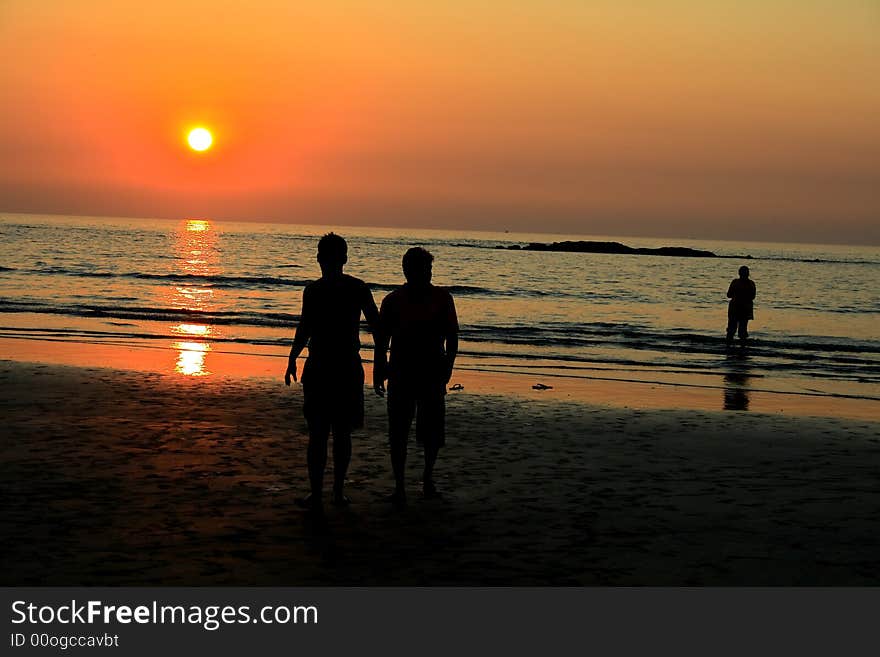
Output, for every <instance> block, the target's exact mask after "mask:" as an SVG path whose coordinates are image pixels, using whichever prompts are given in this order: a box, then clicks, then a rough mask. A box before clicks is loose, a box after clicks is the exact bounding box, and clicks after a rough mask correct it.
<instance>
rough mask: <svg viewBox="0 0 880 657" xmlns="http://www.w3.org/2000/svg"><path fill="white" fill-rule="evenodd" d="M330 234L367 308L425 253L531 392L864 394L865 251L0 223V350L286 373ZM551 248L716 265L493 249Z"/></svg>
mask: <svg viewBox="0 0 880 657" xmlns="http://www.w3.org/2000/svg"><path fill="white" fill-rule="evenodd" d="M329 231H334V232H336V233H338V234H340V235H342V236H344V237H345V238H346V240H347V241H348V245H349V262H348V264H347V266H346V272H347V273H349V274H351V275H353V276H357V277H359V278H362V279H363V280H364V281H366V282H367V283H368V284H369V286H370V288H371V289H372V292H373V296H374V297H375V299H376V302H377V303H381V300H382V298H383V297H384V296H385V295H386V294H387V293H388V292H390V291H391V290H393V289H395V287H397V286H398V285H400V284H402V282H403V275H402V271H401V257H402V255H403V253H404V252H405V250H406V249H407V248H409V247H411V246H416V245H418V246H423V247H425V248H426V249H428V250H429V251H430V252H431V253H432V254H434V256H435V261H434V283H435V284H436V285H440V286H443V287H445V288H447V289H448V290H449V291H450V292H451V293H452V295H453V297H454V299H455V304H456V308H457V311H458V315H459V322H460V324H461V334H460V339H461V344H460V357H459V361H458V367H459V368H461V369H469V370H475V371H485V372H503V373H506V374H509V375H517V376H522V377H523V381H524V383H529V384H531V383H535V384H538V383H543V384H546V385H553V384H554V382H555V383H556V385H559V384H561V383H562V384H564V382H565V381H567V380H574V379H592V380H599V381H603V380H620V381H645V382H652V383H654V384H656V385H670V386H678V385H684V386H695V387H719V388H723V387H725V386H727V387H730V386H731V385H734V386H749V387H751V388H752V389H757V390H766V391H773V392H779V393H783V394H796V395H807V396H816V397H823V396H830V397H852V398H857V399H864V400H866V401H880V331H878V319H880V247H877V246H841V245H820V244H795V243H792V244H783V243H759V242H729V241H718V240H691V239H669V238H662V239H661V238H633V237H614V236H595V235H593V236H591V235H552V234H524V233H513V232H510V233H508V232H479V231H461V230H455V231H452V230H421V229H400V228H367V227H351V226H309V225H297V224H281V223H256V222H240V223H233V222H226V221H215V220H212V219H210V218H191V219H181V220H166V219H128V218H110V217H74V216H57V215H32V214H28V215H25V214H10V213H4V214H0V338H6V339H3V340H2V345H3V349H4V351H5V352H6V353H0V357H2V358H11V359H15V358H17V354H16V353H15V352H16V351H17V350H19V347H18V346H16V345H25V344H28V345H31V346H32V345H33V344H34V343H35V342H36V343H40V342H42V343H46V344H48V343H50V342H51V343H59V342H62V343H68V344H71V345H79V346H80V347H82V348H85V347H87V346H88V345H89V344H95V345H97V344H100V345H119V346H123V347H128V348H132V347H138V348H143V349H149V350H152V351H151V352H150V353H155V354H156V356H155V358H157V359H160V358H165V356H161V357H160V354H163V353H168V354H172V355H173V354H176V356H175V357H173V358H171V357H169V358H166V360H167V362H169V363H174V366H173V367H172V368H171V369H173V371H174V372H176V374H178V375H180V376H192V377H200V376H201V377H204V376H211V375H212V374H214V373H215V372H214V370H213V369H212V359H213V358H214V355H215V354H222V353H228V354H245V355H246V354H259V355H261V356H264V357H265V356H273V357H277V358H278V359H279V371H283V365H284V359H285V358H286V355H287V352H288V350H289V346H290V342H291V339H292V337H293V334H294V329H295V326H296V322H297V320H298V314H299V312H300V305H301V300H302V291H303V288H304V286H305V285H306V284H307V283H309V282H310V281H312V280H314V279H315V278H317V277H318V276H319V275H320V271H319V268H318V264H317V262H316V259H315V256H316V245H317V240H318V238H319V237H320V236H321V235H323V234H324V233H326V232H329ZM561 240H598V241H618V242H621V243H624V244H626V245H629V246H633V247H661V246H684V247H690V248H694V249H701V250H708V251H712V252H714V253H716V254H717V255H719V256H725V257H719V258H694V257H672V256H656V255H620V254H593V253H560V252H543V251H530V250H510V249H507V248H506V247H508V246H511V245H516V244H518V245H525V244H529V243H531V242H544V243H546V242H553V241H561ZM743 264H746V265H748V266H749V268H750V269H751V276H752V279H753V280H754V281H755V283H756V285H757V298H756V300H755V319H754V320H753V321H752V322H751V324H750V334H751V337H750V342H749V344H748V345H747V346H746V347H744V348H742V347H739V346H734V347H732V348H730V347H727V346H726V345H725V340H724V332H725V326H726V322H727V299H726V291H727V287H728V285H729V283H730V281H731V280H732V279H733V278H735V277H736V275H737V269H738V268H739V266H740V265H743ZM364 329H365V330H364V332H363V333H362V342H363V357H364V360H365V361H369V360H370V359H371V350H372V343H371V340H370V337H369V334H368V332H367V331H366V327H364ZM163 362H165V361H163ZM878 418H880V406H878Z"/></svg>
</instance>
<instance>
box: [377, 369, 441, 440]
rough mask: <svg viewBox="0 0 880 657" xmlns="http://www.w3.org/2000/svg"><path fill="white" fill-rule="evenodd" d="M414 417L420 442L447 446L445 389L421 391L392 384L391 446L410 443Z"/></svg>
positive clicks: (389, 390) (390, 402)
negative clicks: (408, 441) (410, 431)
mask: <svg viewBox="0 0 880 657" xmlns="http://www.w3.org/2000/svg"><path fill="white" fill-rule="evenodd" d="M414 418H415V421H416V441H417V442H420V443H422V444H424V445H428V446H430V445H434V446H436V447H443V446H444V445H445V444H446V395H445V390H444V389H443V388H438V389H437V390H434V389H431V390H421V391H420V390H417V389H414V388H413V387H412V386H406V385H403V384H397V385H395V384H393V383H389V385H388V435H389V439H390V441H391V443H397V442H398V441H403V442H406V440H407V437H408V436H409V429H410V426H411V425H412V421H413V419H414Z"/></svg>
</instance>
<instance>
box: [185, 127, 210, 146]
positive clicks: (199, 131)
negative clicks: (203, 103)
mask: <svg viewBox="0 0 880 657" xmlns="http://www.w3.org/2000/svg"><path fill="white" fill-rule="evenodd" d="M186 141H187V143H188V144H189V147H190V148H191V149H193V150H194V151H199V152H202V151H206V150H208V149H209V148H211V145H212V144H213V143H214V136H213V135H212V134H211V133H210V131H208V130H207V129H206V128H193V129H192V130H190V131H189V134H188V135H187V136H186Z"/></svg>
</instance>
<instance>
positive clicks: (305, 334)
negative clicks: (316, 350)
mask: <svg viewBox="0 0 880 657" xmlns="http://www.w3.org/2000/svg"><path fill="white" fill-rule="evenodd" d="M306 292H307V290H303V303H302V311H301V312H300V316H299V324H297V326H296V335H294V336H293V346H292V347H291V348H290V356H288V358H287V370H286V371H285V372H284V383H285V385H288V386H289V385H290V378H291V377H293V380H294V381H296V380H297V378H296V359H297V358H299V355H300V354H301V353H302V351H303V349H305V348H306V345H307V344H308V343H309V338H310V337H311V335H312V331H311V322H310V313H309V308H308V304H307V303H306V300H307V295H306Z"/></svg>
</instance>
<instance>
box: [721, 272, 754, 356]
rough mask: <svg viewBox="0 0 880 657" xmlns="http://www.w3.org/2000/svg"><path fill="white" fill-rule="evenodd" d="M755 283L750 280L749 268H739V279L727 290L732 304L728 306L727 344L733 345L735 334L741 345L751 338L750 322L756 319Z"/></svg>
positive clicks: (734, 280) (733, 281)
mask: <svg viewBox="0 0 880 657" xmlns="http://www.w3.org/2000/svg"><path fill="white" fill-rule="evenodd" d="M755 292H756V290H755V282H754V281H752V280H751V279H750V278H749V268H748V267H746V266H745V265H743V266H742V267H740V268H739V278H734V279H733V280H732V281H731V282H730V287H729V288H728V289H727V296H728V298H730V303H729V304H728V306H727V344H729V345H730V344H733V334H734V333H738V334H739V341H740V343H741V344H745V343H746V339H747V338H748V337H749V320H750V319H754V318H755V313H754V301H755Z"/></svg>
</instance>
